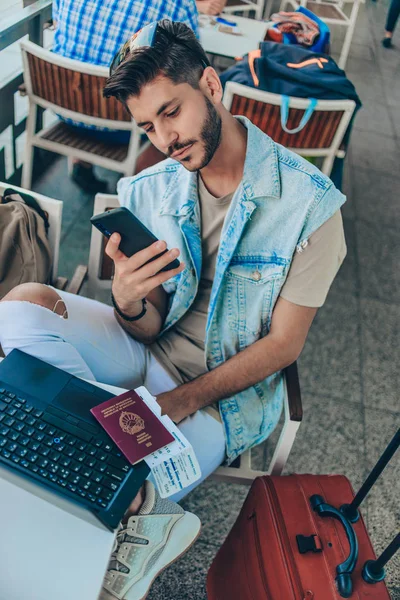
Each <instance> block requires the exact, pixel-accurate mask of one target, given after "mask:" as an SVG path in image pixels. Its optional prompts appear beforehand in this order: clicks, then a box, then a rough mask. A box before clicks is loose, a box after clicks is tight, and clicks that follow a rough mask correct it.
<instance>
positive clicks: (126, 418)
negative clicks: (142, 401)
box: [119, 411, 144, 435]
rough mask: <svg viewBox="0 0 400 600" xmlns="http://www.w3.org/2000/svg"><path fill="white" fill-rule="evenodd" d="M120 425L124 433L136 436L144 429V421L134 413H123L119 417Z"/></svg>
mask: <svg viewBox="0 0 400 600" xmlns="http://www.w3.org/2000/svg"><path fill="white" fill-rule="evenodd" d="M119 425H120V427H121V429H122V431H123V432H124V433H129V435H135V433H139V431H142V430H143V429H144V420H143V419H142V418H141V417H139V415H135V413H133V412H126V411H123V412H122V413H121V414H120V416H119Z"/></svg>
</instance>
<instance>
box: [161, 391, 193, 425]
mask: <svg viewBox="0 0 400 600" xmlns="http://www.w3.org/2000/svg"><path fill="white" fill-rule="evenodd" d="M184 390H185V386H179V387H177V388H175V389H174V390H171V391H170V392H164V393H163V394H159V395H158V396H157V402H158V404H159V405H160V406H161V414H162V415H168V416H169V418H170V419H172V421H173V422H174V423H180V422H181V421H183V419H186V417H188V416H189V415H191V414H193V413H195V412H196V410H197V408H194V407H193V408H192V407H191V406H190V403H189V402H188V400H187V397H186V398H185V396H186V394H184ZM182 392H183V393H182Z"/></svg>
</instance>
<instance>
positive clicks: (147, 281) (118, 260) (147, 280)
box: [105, 233, 185, 316]
mask: <svg viewBox="0 0 400 600" xmlns="http://www.w3.org/2000/svg"><path fill="white" fill-rule="evenodd" d="M120 241H121V236H120V235H119V234H118V233H113V235H112V236H111V237H110V239H109V241H108V243H107V246H106V249H105V251H106V254H107V255H108V256H109V257H110V258H111V259H112V260H113V261H114V265H115V273H114V279H113V285H112V292H113V296H114V298H115V301H116V303H117V304H118V306H119V308H120V310H121V311H122V312H123V313H126V314H128V315H132V316H134V315H135V314H139V313H140V311H141V309H142V299H143V298H146V296H148V294H149V293H150V292H151V291H152V290H154V289H155V288H157V287H159V286H160V285H161V284H162V283H164V282H165V281H167V280H168V279H170V278H171V277H174V276H175V275H177V274H178V273H181V272H182V271H183V269H184V268H185V265H184V263H181V264H180V265H179V267H177V268H176V269H171V270H169V271H161V269H162V268H163V267H165V266H167V265H168V264H169V263H170V262H171V261H172V260H174V259H175V258H176V257H177V256H179V250H178V248H172V250H169V251H168V252H166V253H165V254H163V255H162V256H160V257H159V258H157V259H155V260H153V261H152V262H148V261H149V260H150V259H152V258H154V257H155V256H157V255H158V254H160V253H161V252H164V250H165V249H166V247H167V245H166V243H165V242H163V241H158V242H155V243H154V244H152V245H151V246H149V247H148V248H145V249H144V250H141V251H140V252H137V253H136V254H134V255H133V256H131V257H130V258H128V257H126V256H125V254H123V253H122V252H121V250H119V244H120ZM146 263H147V264H146Z"/></svg>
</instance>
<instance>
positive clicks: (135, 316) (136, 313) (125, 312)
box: [111, 292, 147, 321]
mask: <svg viewBox="0 0 400 600" xmlns="http://www.w3.org/2000/svg"><path fill="white" fill-rule="evenodd" d="M111 301H112V304H113V306H114V309H115V311H116V313H117V314H118V315H119V316H120V317H121V318H122V319H124V320H125V321H138V320H139V319H141V318H142V317H144V315H145V314H146V311H147V308H146V304H147V301H146V299H145V298H143V299H142V300H138V301H137V302H134V303H132V304H130V305H129V306H128V307H125V306H123V305H122V306H121V305H120V304H119V302H117V300H116V299H115V297H114V294H113V292H111Z"/></svg>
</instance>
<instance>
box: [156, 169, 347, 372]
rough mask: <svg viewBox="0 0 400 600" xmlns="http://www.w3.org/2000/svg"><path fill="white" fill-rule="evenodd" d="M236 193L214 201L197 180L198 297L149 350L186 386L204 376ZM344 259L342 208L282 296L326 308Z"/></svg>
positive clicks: (315, 238)
mask: <svg viewBox="0 0 400 600" xmlns="http://www.w3.org/2000/svg"><path fill="white" fill-rule="evenodd" d="M232 197H233V193H232V194H229V195H227V196H224V197H223V198H215V197H214V196H212V195H211V194H210V193H209V191H208V190H207V188H206V187H205V185H204V183H203V181H202V179H201V177H199V200H200V213H201V238H202V271H201V278H200V281H199V288H198V292H197V295H196V298H195V300H194V302H193V304H192V306H191V307H190V309H189V310H188V312H187V313H186V314H185V315H184V316H183V317H182V319H180V320H179V321H178V322H177V323H176V325H175V326H174V327H173V328H172V329H170V330H169V331H167V332H166V333H165V334H164V335H163V336H161V337H160V338H159V339H158V340H157V341H156V342H154V343H153V344H152V345H151V346H150V350H151V352H152V353H153V354H154V355H155V357H156V358H157V360H158V361H159V362H160V363H161V364H162V365H163V366H164V368H165V369H166V370H167V371H168V372H169V373H170V374H171V376H172V378H173V379H174V380H175V381H176V383H177V384H182V383H185V382H187V381H191V380H192V379H195V378H196V377H199V376H200V375H202V374H203V373H206V371H207V367H206V364H205V353H204V341H205V331H206V322H207V311H208V304H209V300H210V293H211V287H212V283H213V279H214V272H215V262H216V258H217V253H218V246H219V241H220V235H221V229H222V226H223V223H224V219H225V216H226V213H227V210H228V208H229V204H230V202H231V200H232ZM345 256H346V242H345V239H344V232H343V222H342V216H341V213H340V210H339V211H337V212H336V213H335V214H334V215H333V216H332V217H331V218H330V219H328V221H326V222H325V223H324V224H323V225H322V226H321V227H320V228H319V229H318V230H317V231H315V232H314V233H313V235H311V236H310V238H309V240H308V245H307V246H306V248H305V249H304V250H303V252H301V253H298V252H296V253H295V255H294V257H293V260H292V264H291V267H290V270H289V273H288V276H287V278H286V281H285V283H284V285H283V287H282V290H281V296H282V297H283V298H285V299H286V300H288V301H290V302H293V303H294V304H300V305H301V306H309V307H319V306H322V305H323V303H324V301H325V298H326V296H327V293H328V291H329V288H330V286H331V283H332V281H333V279H334V277H335V275H336V273H337V271H338V270H339V267H340V265H341V264H342V262H343V259H344V257H345Z"/></svg>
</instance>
